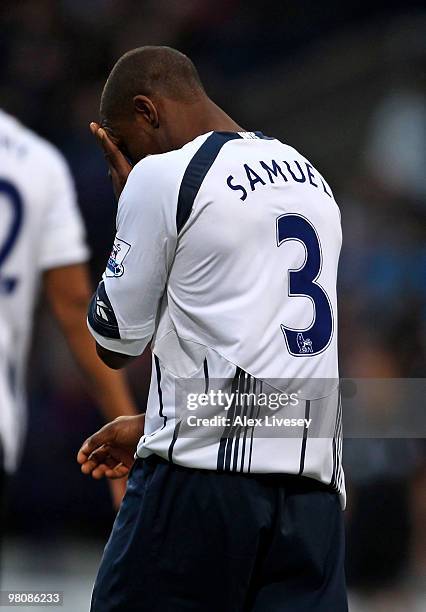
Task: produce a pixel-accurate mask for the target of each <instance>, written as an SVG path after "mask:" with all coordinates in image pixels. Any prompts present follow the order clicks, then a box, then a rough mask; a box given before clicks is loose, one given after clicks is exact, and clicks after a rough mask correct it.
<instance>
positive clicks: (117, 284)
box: [88, 156, 177, 355]
mask: <svg viewBox="0 0 426 612" xmlns="http://www.w3.org/2000/svg"><path fill="white" fill-rule="evenodd" d="M157 157H161V156H152V157H150V158H147V159H145V160H143V161H142V162H139V164H138V165H137V166H135V168H134V169H133V170H132V172H131V173H130V175H129V178H128V180H127V184H126V186H125V188H124V190H123V193H122V195H121V197H120V201H119V204H118V214H117V234H116V238H115V241H114V245H113V248H112V251H111V255H110V257H109V259H108V263H107V267H106V270H105V272H104V274H103V277H102V281H101V282H100V284H99V286H98V289H97V291H96V293H95V295H94V296H93V298H92V301H91V304H90V307H89V314H88V325H89V330H90V331H91V333H92V335H93V336H94V337H95V339H96V341H97V342H98V343H99V344H100V345H101V346H103V347H104V348H106V349H109V350H112V351H114V352H119V353H124V354H128V355H138V354H140V353H142V352H143V350H144V348H145V346H146V345H147V344H148V342H149V341H150V339H151V337H152V335H153V333H154V330H155V323H156V318H157V313H158V310H159V307H160V303H161V299H162V297H163V294H164V291H165V288H166V284H167V278H168V275H169V270H170V267H171V265H172V262H173V258H174V254H175V249H176V240H177V232H176V201H175V195H174V193H173V190H172V192H170V189H168V188H165V185H164V176H163V177H162V170H164V163H163V164H161V163H159V161H158V160H157V159H156V158H157Z"/></svg>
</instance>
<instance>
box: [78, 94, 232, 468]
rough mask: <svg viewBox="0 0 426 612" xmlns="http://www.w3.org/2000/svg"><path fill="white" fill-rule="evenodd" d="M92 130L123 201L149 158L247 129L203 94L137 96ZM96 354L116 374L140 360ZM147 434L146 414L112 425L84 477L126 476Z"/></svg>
mask: <svg viewBox="0 0 426 612" xmlns="http://www.w3.org/2000/svg"><path fill="white" fill-rule="evenodd" d="M90 130H91V132H92V134H93V135H94V136H95V138H96V139H97V141H98V143H99V145H100V146H101V148H102V150H103V152H104V156H105V159H106V161H107V163H108V167H109V175H110V177H111V181H112V186H113V190H114V193H115V196H116V198H117V199H118V198H119V197H120V195H121V192H122V191H123V189H124V186H125V184H126V181H127V177H128V176H129V173H130V171H131V169H132V164H136V163H137V162H138V161H140V160H141V159H143V158H144V157H146V156H147V155H155V154H158V153H167V152H168V151H172V150H175V149H179V148H181V147H183V146H184V145H185V144H187V143H188V142H190V141H191V140H194V138H196V137H197V136H200V135H201V134H206V133H207V132H210V131H218V132H240V131H243V128H241V127H240V126H239V125H238V124H237V123H235V121H233V120H232V119H231V118H230V117H229V116H228V115H227V114H226V113H225V112H224V111H223V110H222V109H221V108H219V107H218V106H217V105H216V104H215V103H214V102H213V101H212V100H210V98H208V96H207V95H206V94H205V93H204V92H203V91H201V90H200V92H199V94H198V95H195V96H194V97H193V99H192V101H191V102H182V101H178V100H171V99H169V98H165V97H161V96H156V97H152V98H148V97H147V96H144V95H137V96H135V97H134V98H133V100H132V104H131V110H130V111H129V112H128V113H127V114H123V115H122V116H121V117H116V118H111V117H101V123H100V124H99V123H95V122H93V123H91V124H90ZM129 160H130V161H129ZM96 350H97V353H98V355H99V357H100V359H101V360H102V361H103V362H104V363H105V364H106V365H107V366H109V367H110V368H112V369H115V370H118V369H121V368H123V367H125V366H126V365H128V364H129V363H130V362H131V361H133V359H135V358H134V357H129V356H127V355H123V354H120V353H115V352H112V351H109V350H107V349H105V348H103V347H102V346H100V345H99V344H97V346H96ZM143 430H144V415H137V416H130V417H123V418H122V417H119V418H118V419H116V420H115V421H113V422H112V423H108V424H107V425H106V426H105V427H103V428H102V429H101V430H99V431H98V432H97V433H96V434H94V435H93V436H91V437H90V438H88V439H87V440H86V441H85V442H84V443H83V445H82V447H81V449H80V451H79V453H78V455H77V461H78V462H79V463H80V465H81V470H82V472H83V473H84V474H91V475H92V477H93V478H96V479H99V478H102V477H104V476H106V477H107V478H122V477H123V476H126V475H127V474H128V473H129V470H130V468H131V466H132V464H133V460H134V459H133V456H134V452H135V450H136V445H137V443H138V441H139V439H140V437H141V436H142V434H143Z"/></svg>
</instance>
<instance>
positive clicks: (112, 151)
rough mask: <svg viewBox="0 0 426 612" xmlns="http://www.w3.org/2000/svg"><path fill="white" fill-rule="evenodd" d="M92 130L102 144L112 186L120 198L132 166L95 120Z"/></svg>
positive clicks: (91, 126)
mask: <svg viewBox="0 0 426 612" xmlns="http://www.w3.org/2000/svg"><path fill="white" fill-rule="evenodd" d="M90 131H91V132H92V134H93V135H94V136H95V138H96V140H97V141H98V143H99V145H100V146H101V148H102V150H103V152H104V156H105V159H106V161H107V163H108V167H109V175H110V177H111V180H112V187H113V190H114V194H115V197H116V198H117V200H118V199H119V197H120V195H121V192H122V191H123V189H124V185H125V184H126V181H127V177H128V176H129V173H130V171H131V169H132V166H131V165H130V163H129V162H128V161H127V159H126V158H125V156H124V155H123V153H122V152H121V151H120V149H119V148H118V146H117V145H116V144H115V143H114V142H113V141H112V139H111V137H110V136H109V134H108V133H107V131H106V130H105V129H104V128H103V127H101V126H100V125H99V123H95V122H94V121H93V122H92V123H91V124H90Z"/></svg>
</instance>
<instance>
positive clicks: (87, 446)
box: [77, 422, 116, 457]
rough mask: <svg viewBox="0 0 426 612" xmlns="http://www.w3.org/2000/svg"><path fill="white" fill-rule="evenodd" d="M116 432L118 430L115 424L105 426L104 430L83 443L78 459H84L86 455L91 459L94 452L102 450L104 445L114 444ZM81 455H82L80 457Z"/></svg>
mask: <svg viewBox="0 0 426 612" xmlns="http://www.w3.org/2000/svg"><path fill="white" fill-rule="evenodd" d="M115 432H116V430H115V426H114V422H112V423H108V424H107V425H104V427H102V429H100V430H99V431H97V432H96V433H94V434H93V435H92V436H90V437H89V438H87V440H85V441H84V442H83V444H82V446H81V448H80V451H79V453H78V455H77V457H78V456H81V457H82V456H84V455H86V457H89V456H90V454H91V453H92V452H93V451H94V450H96V449H98V448H100V447H101V446H103V445H104V444H108V443H109V442H112V441H113V440H114V437H115ZM80 453H82V455H80Z"/></svg>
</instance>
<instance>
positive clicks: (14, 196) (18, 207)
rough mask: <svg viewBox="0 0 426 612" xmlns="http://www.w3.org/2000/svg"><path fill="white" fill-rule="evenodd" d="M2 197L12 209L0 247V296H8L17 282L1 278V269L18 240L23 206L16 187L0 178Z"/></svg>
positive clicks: (0, 194)
mask: <svg viewBox="0 0 426 612" xmlns="http://www.w3.org/2000/svg"><path fill="white" fill-rule="evenodd" d="M2 197H5V199H6V202H9V204H10V206H11V207H12V220H11V223H10V227H9V229H8V231H7V233H6V236H5V239H4V242H3V244H1V245H0V294H2V293H6V294H9V293H12V292H13V290H14V289H15V287H16V285H17V282H18V280H17V279H16V278H11V277H5V276H3V274H2V270H1V268H2V265H3V264H4V263H5V261H6V259H7V258H8V257H9V255H10V253H11V251H12V249H13V247H14V245H15V242H16V239H17V238H18V235H19V230H20V228H21V225H22V218H23V216H24V205H23V202H22V197H21V195H20V193H19V191H18V190H17V189H16V187H15V186H14V185H13V184H12V183H10V182H9V181H7V180H4V179H1V178H0V198H2Z"/></svg>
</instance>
